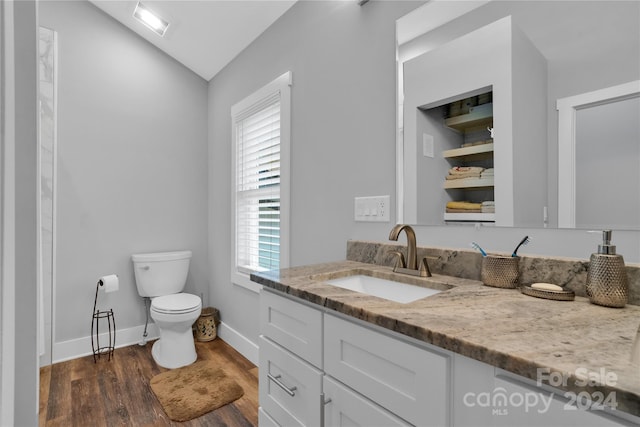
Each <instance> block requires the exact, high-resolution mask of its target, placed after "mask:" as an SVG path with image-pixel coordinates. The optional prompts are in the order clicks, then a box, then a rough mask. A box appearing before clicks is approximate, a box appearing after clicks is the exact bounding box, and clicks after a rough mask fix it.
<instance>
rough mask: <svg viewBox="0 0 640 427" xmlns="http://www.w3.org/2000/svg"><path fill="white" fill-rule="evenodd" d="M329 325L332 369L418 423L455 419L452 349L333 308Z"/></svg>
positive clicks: (328, 368) (327, 354) (327, 356)
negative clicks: (429, 346)
mask: <svg viewBox="0 0 640 427" xmlns="http://www.w3.org/2000/svg"><path fill="white" fill-rule="evenodd" d="M324 328H325V335H324V364H325V365H324V371H325V373H326V374H327V375H330V376H331V377H333V378H335V379H337V380H339V381H340V382H342V383H343V384H345V385H347V386H348V387H350V388H352V389H353V390H355V391H357V392H358V393H360V394H361V395H363V396H366V397H367V398H369V399H371V400H372V401H373V402H376V403H377V404H378V405H380V406H382V407H383V408H385V409H387V410H388V411H390V412H392V413H394V414H396V415H397V416H399V417H401V418H403V419H405V420H407V421H408V422H410V423H411V424H413V425H435V426H444V425H449V424H450V423H449V406H450V399H449V394H450V393H449V382H450V381H449V370H450V362H449V359H450V357H449V355H448V354H446V353H445V352H444V351H443V352H442V353H439V352H432V351H429V350H426V349H424V348H421V347H417V346H415V345H412V344H409V343H407V342H404V341H401V340H399V339H396V338H393V337H391V336H389V335H386V334H383V333H381V332H377V331H374V330H372V329H369V328H368V327H366V326H361V325H358V324H355V323H353V322H351V321H347V320H344V319H341V318H338V317H336V316H333V315H331V314H325V316H324ZM327 397H331V396H330V395H329V394H328V393H327ZM327 406H328V407H329V406H331V403H330V404H328V405H327Z"/></svg>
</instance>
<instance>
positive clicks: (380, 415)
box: [323, 376, 411, 427]
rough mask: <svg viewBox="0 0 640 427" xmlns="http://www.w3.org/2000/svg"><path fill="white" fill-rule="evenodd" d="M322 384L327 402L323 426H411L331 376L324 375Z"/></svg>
mask: <svg viewBox="0 0 640 427" xmlns="http://www.w3.org/2000/svg"><path fill="white" fill-rule="evenodd" d="M323 384H324V396H325V397H324V400H325V402H327V403H326V404H325V405H324V414H325V417H324V425H325V426H331V427H343V426H353V425H358V426H385V427H396V426H399V427H411V424H408V423H407V422H405V421H403V420H401V419H400V418H398V417H396V416H395V415H393V414H392V413H390V412H388V411H386V410H384V409H383V408H381V407H380V406H378V405H376V404H375V403H373V402H371V401H370V400H369V399H367V398H365V397H362V396H360V395H359V394H358V393H355V392H353V391H351V390H349V389H348V388H347V387H345V386H343V385H342V384H340V383H338V382H337V381H335V380H333V379H331V377H327V376H325V377H324V382H323Z"/></svg>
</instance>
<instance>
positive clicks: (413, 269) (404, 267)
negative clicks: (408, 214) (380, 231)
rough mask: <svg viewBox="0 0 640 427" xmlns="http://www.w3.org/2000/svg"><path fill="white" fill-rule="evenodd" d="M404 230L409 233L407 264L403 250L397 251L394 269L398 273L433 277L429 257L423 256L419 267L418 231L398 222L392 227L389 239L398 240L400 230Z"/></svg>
mask: <svg viewBox="0 0 640 427" xmlns="http://www.w3.org/2000/svg"><path fill="white" fill-rule="evenodd" d="M402 230H404V232H405V234H406V235H407V262H406V264H405V260H404V256H403V255H402V253H401V252H397V251H395V252H394V253H395V254H396V255H397V256H398V260H397V261H396V264H395V266H394V267H393V271H394V272H396V273H404V274H410V275H412V276H421V277H431V271H430V270H429V264H428V263H427V259H426V258H423V259H422V262H421V263H420V268H419V269H418V251H417V249H416V233H415V231H413V228H411V226H410V225H407V224H397V225H396V226H395V227H393V228H392V229H391V232H390V233H389V240H394V241H397V240H398V236H400V232H401V231H402Z"/></svg>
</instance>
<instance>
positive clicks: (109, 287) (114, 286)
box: [98, 274, 120, 292]
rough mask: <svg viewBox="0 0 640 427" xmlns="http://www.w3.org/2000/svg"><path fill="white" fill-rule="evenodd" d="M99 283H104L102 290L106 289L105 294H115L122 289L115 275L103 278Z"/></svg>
mask: <svg viewBox="0 0 640 427" xmlns="http://www.w3.org/2000/svg"><path fill="white" fill-rule="evenodd" d="M98 282H102V289H104V291H105V292H115V291H117V290H118V289H120V281H119V280H118V276H117V275H115V274H110V275H108V276H102V277H101V278H100V279H99V280H98Z"/></svg>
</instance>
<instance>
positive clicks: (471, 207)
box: [446, 201, 482, 212]
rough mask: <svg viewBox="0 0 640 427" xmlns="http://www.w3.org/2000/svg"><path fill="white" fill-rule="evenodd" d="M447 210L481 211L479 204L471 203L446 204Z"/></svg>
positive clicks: (453, 202)
mask: <svg viewBox="0 0 640 427" xmlns="http://www.w3.org/2000/svg"><path fill="white" fill-rule="evenodd" d="M446 208H447V209H463V210H478V212H480V209H482V204H481V203H472V202H455V201H452V202H447V206H446Z"/></svg>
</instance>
